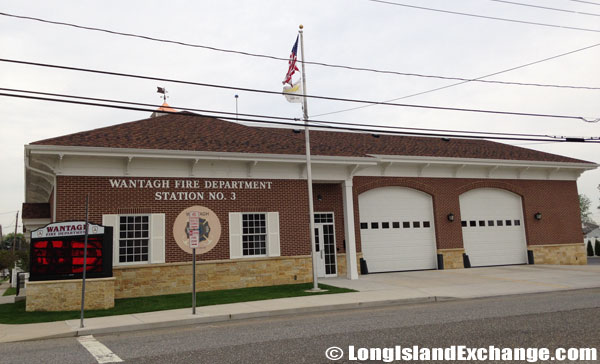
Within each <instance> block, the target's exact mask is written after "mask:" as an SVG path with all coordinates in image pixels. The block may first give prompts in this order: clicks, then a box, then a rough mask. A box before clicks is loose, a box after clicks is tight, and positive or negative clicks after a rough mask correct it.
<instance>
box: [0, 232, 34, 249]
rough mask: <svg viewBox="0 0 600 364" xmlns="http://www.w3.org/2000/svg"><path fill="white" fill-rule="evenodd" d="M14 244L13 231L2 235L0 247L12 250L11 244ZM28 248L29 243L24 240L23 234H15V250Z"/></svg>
mask: <svg viewBox="0 0 600 364" xmlns="http://www.w3.org/2000/svg"><path fill="white" fill-rule="evenodd" d="M13 244H15V233H10V234H6V235H4V237H3V238H2V242H0V249H6V250H12V246H13ZM24 249H29V245H28V244H27V243H26V241H25V236H24V235H23V234H17V240H16V246H15V250H24Z"/></svg>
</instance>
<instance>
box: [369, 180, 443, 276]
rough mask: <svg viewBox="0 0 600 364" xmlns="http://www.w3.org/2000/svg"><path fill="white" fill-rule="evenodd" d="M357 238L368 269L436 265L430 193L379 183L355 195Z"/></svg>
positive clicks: (428, 266)
mask: <svg viewBox="0 0 600 364" xmlns="http://www.w3.org/2000/svg"><path fill="white" fill-rule="evenodd" d="M358 204H359V212H360V240H361V247H362V253H363V257H364V259H365V260H366V262H367V268H368V270H369V272H372V273H375V272H393V271H404V270H421V269H436V268H437V259H436V244H435V229H434V221H433V201H432V198H431V195H429V194H427V193H424V192H420V191H417V190H414V189H411V188H405V187H382V188H375V189H372V190H369V191H366V192H364V193H362V194H360V195H359V196H358Z"/></svg>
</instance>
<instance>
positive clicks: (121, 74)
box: [0, 58, 600, 122]
mask: <svg viewBox="0 0 600 364" xmlns="http://www.w3.org/2000/svg"><path fill="white" fill-rule="evenodd" d="M0 62H9V63H16V64H25V65H30V66H39V67H48V68H56V69H64V70H69V71H79V72H89V73H96V74H103V75H110V76H119V77H130V78H137V79H144V80H154V81H162V82H173V83H180V84H186V85H194V86H203V87H212V88H219V89H226V90H236V91H246V92H256V93H263V94H270V95H285V94H284V93H283V92H280V91H270V90H261V89H253V88H245V87H236V86H226V85H217V84H210V83H203V82H194V81H185V80H175V79H169V78H164V77H154V76H145V75H136V74H131V73H121V72H112V71H103V70H97V69H90V68H79V67H69V66H60V65H55V64H48V63H37V62H27V61H18V60H12V59H4V58H0ZM303 96H304V97H308V98H312V99H320V100H329V101H343V102H354V103H361V104H378V105H386V106H396V107H410V108H419V109H430V110H442V111H460V112H474V113H485V114H497V115H512V116H531V117H543V118H557V119H575V120H583V121H585V122H596V121H598V120H600V119H598V120H588V119H586V118H584V117H582V116H572V115H556V114H542V113H525V112H513V111H500V110H485V109H468V108H459V107H445V106H433V105H416V104H399V103H391V102H380V101H372V100H359V99H348V98H342V97H332V96H317V95H303Z"/></svg>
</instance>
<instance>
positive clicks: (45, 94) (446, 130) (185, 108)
mask: <svg viewBox="0 0 600 364" xmlns="http://www.w3.org/2000/svg"><path fill="white" fill-rule="evenodd" d="M0 91H8V92H18V93H28V94H32V95H43V96H53V97H62V98H72V99H79V100H86V101H98V102H109V103H117V104H123V105H130V106H144V107H146V106H147V107H152V108H158V107H160V105H156V104H147V103H140V102H131V101H123V100H114V99H105V98H95V97H86V96H79V95H67V94H58V93H51V92H41V91H31V90H22V89H11V88H0ZM171 107H172V108H174V109H180V110H186V111H194V112H201V113H210V114H221V115H238V116H246V117H254V118H267V119H275V120H287V121H297V119H296V118H290V117H283V116H271V115H264V114H261V115H258V114H240V113H233V112H227V111H218V110H207V109H197V108H191V107H182V106H171ZM310 122H312V123H319V124H325V125H345V126H360V127H377V128H383V129H392V130H411V131H422V132H424V131H427V132H445V133H468V134H481V135H501V136H521V137H540V138H552V136H549V135H541V134H523V133H499V132H488V131H469V130H451V129H427V128H411V127H402V126H393V125H372V124H359V123H345V122H337V121H330V120H315V119H311V120H310Z"/></svg>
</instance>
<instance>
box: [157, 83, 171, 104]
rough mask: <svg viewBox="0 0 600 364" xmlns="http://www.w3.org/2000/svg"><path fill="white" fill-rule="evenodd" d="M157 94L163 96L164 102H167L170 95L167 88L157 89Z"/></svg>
mask: <svg viewBox="0 0 600 364" xmlns="http://www.w3.org/2000/svg"><path fill="white" fill-rule="evenodd" d="M156 92H157V93H159V94H162V98H163V101H165V102H167V98H168V96H167V93H168V91H167V89H166V88H164V87H158V86H157V87H156Z"/></svg>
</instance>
